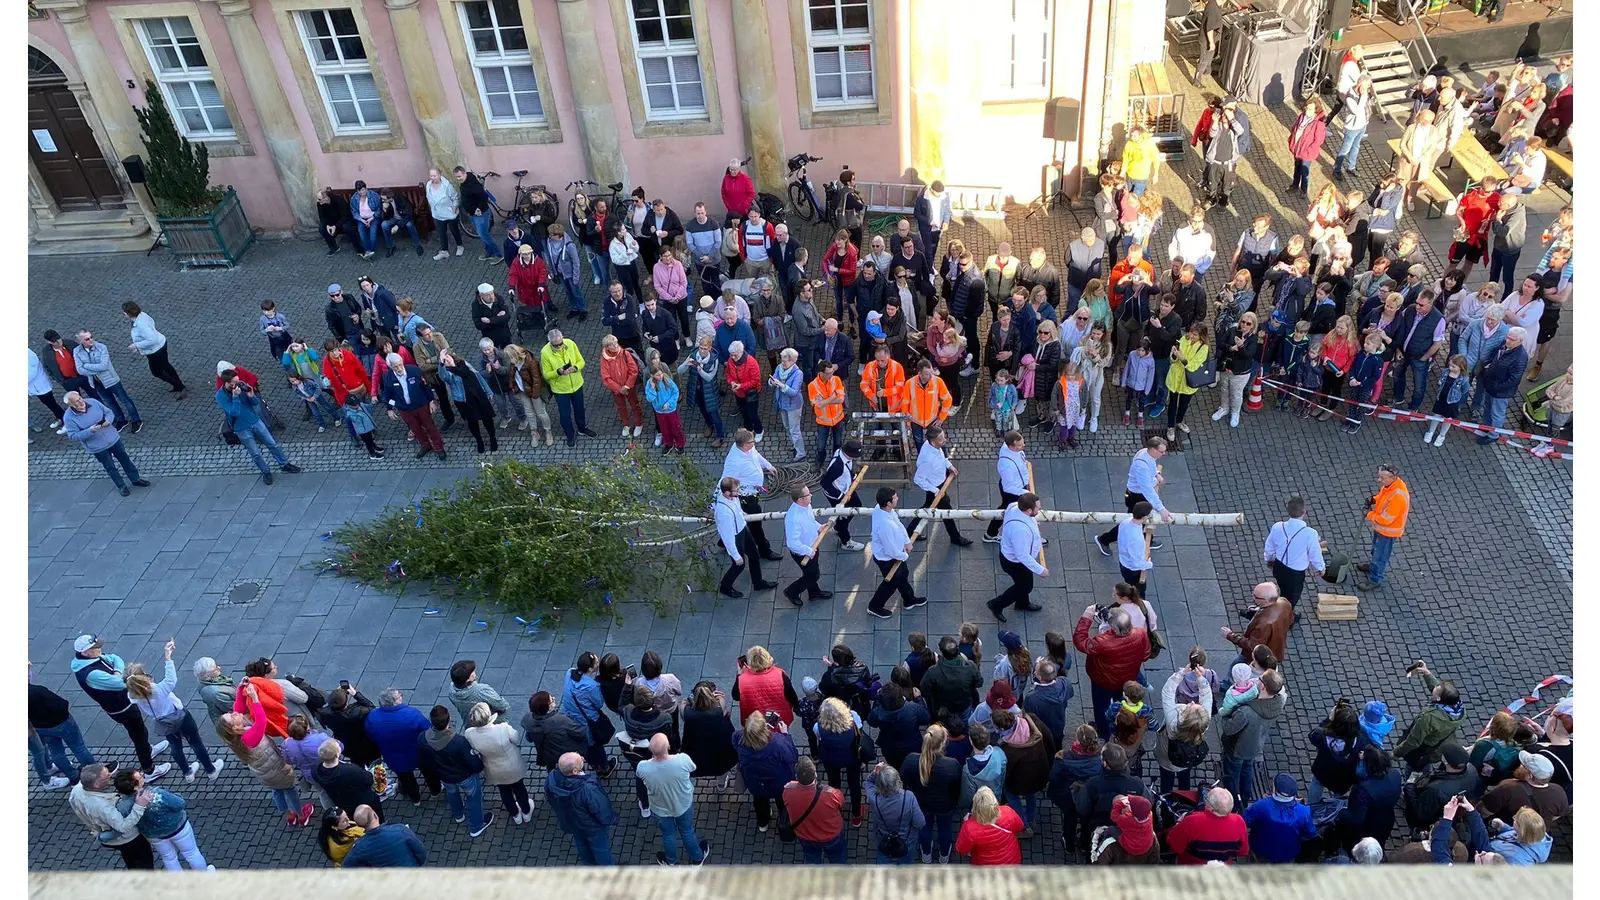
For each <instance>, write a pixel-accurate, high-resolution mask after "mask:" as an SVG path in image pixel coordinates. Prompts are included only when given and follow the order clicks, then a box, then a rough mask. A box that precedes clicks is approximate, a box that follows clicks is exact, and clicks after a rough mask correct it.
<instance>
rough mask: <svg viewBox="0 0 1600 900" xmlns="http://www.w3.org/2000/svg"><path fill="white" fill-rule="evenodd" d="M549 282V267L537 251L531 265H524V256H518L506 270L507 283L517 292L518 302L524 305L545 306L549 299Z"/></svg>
mask: <svg viewBox="0 0 1600 900" xmlns="http://www.w3.org/2000/svg"><path fill="white" fill-rule="evenodd" d="M549 282H550V271H549V268H548V267H547V266H545V263H544V258H543V257H541V256H539V255H538V254H537V253H535V254H534V256H533V263H532V264H531V265H523V264H522V257H521V256H518V257H517V258H516V259H514V260H512V261H511V268H510V269H509V270H508V271H507V272H506V285H507V286H509V287H510V288H511V289H512V290H514V291H516V292H517V303H519V304H521V305H522V306H543V305H544V304H545V301H546V300H548V299H549V288H548V286H547V285H548V284H549Z"/></svg>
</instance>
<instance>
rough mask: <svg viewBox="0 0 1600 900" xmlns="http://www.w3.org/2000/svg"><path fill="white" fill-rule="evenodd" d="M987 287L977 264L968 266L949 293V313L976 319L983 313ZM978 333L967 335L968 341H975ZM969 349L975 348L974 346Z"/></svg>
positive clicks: (958, 316) (957, 316) (960, 317)
mask: <svg viewBox="0 0 1600 900" xmlns="http://www.w3.org/2000/svg"><path fill="white" fill-rule="evenodd" d="M987 290H988V288H987V287H985V286H984V281H983V274H982V273H981V272H979V271H978V268H977V266H970V267H968V268H967V270H966V271H965V272H962V273H961V278H960V279H959V280H958V281H957V282H956V286H955V290H954V291H953V292H951V295H950V315H952V316H955V317H956V318H957V319H965V318H967V316H968V315H971V317H972V318H973V319H974V320H976V319H977V318H978V316H979V315H981V314H982V313H983V307H984V302H983V299H984V293H985V291H987ZM977 339H978V335H976V334H969V335H967V340H968V342H971V341H976V340H977ZM969 349H973V350H976V349H977V348H976V347H972V348H969Z"/></svg>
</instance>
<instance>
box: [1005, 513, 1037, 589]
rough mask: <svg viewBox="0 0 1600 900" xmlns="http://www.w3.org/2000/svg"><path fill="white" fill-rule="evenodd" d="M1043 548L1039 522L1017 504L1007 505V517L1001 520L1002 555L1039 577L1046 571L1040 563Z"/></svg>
mask: <svg viewBox="0 0 1600 900" xmlns="http://www.w3.org/2000/svg"><path fill="white" fill-rule="evenodd" d="M1043 546H1044V542H1043V540H1042V539H1041V538H1040V536H1039V523H1038V521H1037V520H1036V519H1034V517H1033V516H1030V515H1028V514H1027V513H1025V512H1023V511H1022V510H1020V509H1017V505H1016V504H1015V503H1012V504H1009V505H1007V506H1006V514H1005V517H1004V518H1003V519H1001V520H1000V555H1001V556H1003V557H1005V558H1006V559H1009V560H1011V561H1012V562H1014V563H1020V564H1022V565H1024V566H1027V567H1028V571H1030V572H1032V573H1033V574H1035V575H1038V574H1040V573H1042V572H1043V571H1044V566H1043V565H1040V563H1039V549H1040V548H1041V547H1043Z"/></svg>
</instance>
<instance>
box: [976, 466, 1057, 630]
mask: <svg viewBox="0 0 1600 900" xmlns="http://www.w3.org/2000/svg"><path fill="white" fill-rule="evenodd" d="M1038 515H1039V497H1038V496H1037V495H1036V494H1034V493H1033V492H1032V491H1024V492H1023V493H1022V496H1020V497H1018V498H1017V500H1016V502H1015V503H1012V504H1010V505H1008V506H1007V507H1006V514H1005V518H1004V519H1002V520H1000V521H1001V525H1000V568H1001V569H1003V570H1004V571H1005V573H1006V574H1007V575H1009V576H1011V587H1008V588H1006V589H1005V592H1004V593H1002V594H1001V595H1000V596H998V597H996V598H994V599H993V600H990V601H989V604H988V605H989V612H991V613H994V617H995V618H996V619H998V620H999V621H1001V622H1004V621H1005V620H1006V616H1005V609H1006V607H1007V606H1010V607H1013V608H1015V609H1016V610H1017V611H1018V612H1038V611H1039V610H1041V609H1044V607H1043V606H1040V605H1039V604H1037V603H1034V602H1032V601H1031V600H1030V599H1029V595H1030V594H1031V593H1032V592H1033V576H1035V575H1041V576H1048V575H1049V574H1050V570H1049V569H1047V568H1045V565H1044V538H1042V537H1040V535H1039V523H1038V521H1036V519H1037V517H1038Z"/></svg>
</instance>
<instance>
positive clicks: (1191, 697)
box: [1177, 644, 1222, 713]
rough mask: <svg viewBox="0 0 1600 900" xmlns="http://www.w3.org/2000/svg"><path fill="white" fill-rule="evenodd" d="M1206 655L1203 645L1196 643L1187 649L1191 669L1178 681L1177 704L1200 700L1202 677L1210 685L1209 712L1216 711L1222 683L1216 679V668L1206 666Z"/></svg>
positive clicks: (1219, 700)
mask: <svg viewBox="0 0 1600 900" xmlns="http://www.w3.org/2000/svg"><path fill="white" fill-rule="evenodd" d="M1206 662H1207V657H1206V650H1205V648H1204V647H1202V646H1200V645H1199V644H1196V645H1195V646H1194V647H1193V648H1192V649H1190V651H1189V665H1190V666H1191V667H1192V671H1188V672H1185V673H1184V675H1183V680H1181V681H1179V682H1178V695H1177V696H1178V705H1179V706H1182V705H1183V704H1185V703H1199V702H1200V679H1202V678H1204V679H1205V680H1206V681H1207V682H1209V683H1210V685H1211V710H1210V711H1211V712H1212V713H1215V712H1216V711H1217V705H1218V704H1219V703H1220V702H1221V699H1220V698H1221V697H1222V685H1221V684H1220V683H1219V682H1218V680H1217V673H1216V670H1214V669H1211V668H1208V667H1207V666H1206Z"/></svg>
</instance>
